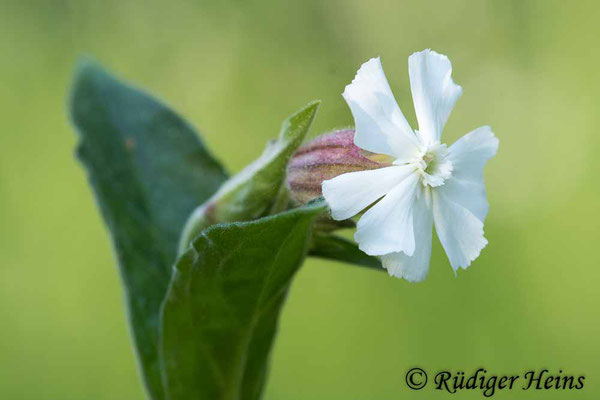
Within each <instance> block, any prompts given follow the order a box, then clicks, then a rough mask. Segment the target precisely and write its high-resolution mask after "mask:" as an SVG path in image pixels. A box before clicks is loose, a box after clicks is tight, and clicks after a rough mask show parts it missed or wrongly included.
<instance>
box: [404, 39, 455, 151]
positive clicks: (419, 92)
mask: <svg viewBox="0 0 600 400" xmlns="http://www.w3.org/2000/svg"><path fill="white" fill-rule="evenodd" d="M408 74H409V76H410V88H411V91H412V96H413V102H414V104H415V112H416V114H417V120H418V121H419V135H420V136H421V139H422V141H423V142H424V143H425V144H429V143H433V142H435V141H439V140H440V139H441V137H442V130H443V129H444V125H445V124H446V121H447V120H448V116H449V115H450V112H451V111H452V108H453V107H454V103H456V100H458V98H459V97H460V95H461V94H462V88H461V87H460V86H458V85H457V84H455V83H454V82H453V81H452V76H451V75H452V65H451V64H450V60H449V59H448V57H446V56H445V55H442V54H438V53H436V52H435V51H432V50H429V49H427V50H423V51H421V52H418V53H414V54H412V55H411V56H410V57H409V58H408Z"/></svg>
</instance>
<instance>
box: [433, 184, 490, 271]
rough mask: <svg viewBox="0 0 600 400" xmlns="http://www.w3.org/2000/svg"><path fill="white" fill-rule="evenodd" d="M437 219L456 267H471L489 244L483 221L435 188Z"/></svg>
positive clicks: (437, 226) (437, 227)
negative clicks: (484, 232) (472, 262)
mask: <svg viewBox="0 0 600 400" xmlns="http://www.w3.org/2000/svg"><path fill="white" fill-rule="evenodd" d="M432 193H433V196H432V197H433V222H434V224H435V230H436V232H437V234H438V237H439V238H440V242H442V246H443V247H444V250H445V251H446V255H447V256H448V259H449V260H450V264H451V265H452V268H453V269H454V270H455V271H456V270H457V269H458V268H467V267H468V266H469V264H471V261H473V260H474V259H476V258H477V257H478V256H479V253H480V252H481V250H482V249H483V248H484V247H485V246H486V244H487V240H486V239H485V238H484V237H483V222H481V220H479V219H478V218H477V217H476V216H475V215H474V214H473V213H472V212H470V211H469V210H467V209H466V208H464V207H462V206H461V205H459V204H457V203H455V202H453V201H452V200H450V199H449V198H448V197H447V196H445V195H444V194H443V193H440V192H439V191H438V190H433V191H432Z"/></svg>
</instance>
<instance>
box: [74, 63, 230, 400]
mask: <svg viewBox="0 0 600 400" xmlns="http://www.w3.org/2000/svg"><path fill="white" fill-rule="evenodd" d="M70 114H71V118H72V121H73V124H74V125H75V127H76V128H77V129H76V130H77V132H78V133H79V136H80V139H81V140H80V145H79V151H78V155H79V158H80V159H81V161H82V162H83V164H84V165H85V167H86V169H87V172H88V175H89V180H90V182H91V184H92V186H93V188H94V192H95V195H96V200H97V202H98V205H99V207H100V209H101V211H102V215H103V217H104V220H105V223H106V225H107V226H108V228H109V230H110V233H111V237H112V241H113V245H114V248H115V252H116V256H117V260H118V263H119V267H120V270H121V276H122V278H123V282H124V285H125V292H126V300H127V305H128V308H129V319H130V323H131V327H132V331H133V336H134V340H135V344H136V347H137V354H138V358H139V362H140V364H141V370H142V374H143V377H144V381H145V383H146V386H147V389H148V391H149V393H150V396H151V397H152V398H153V399H157V400H158V399H164V391H163V388H162V381H161V377H160V371H159V363H158V321H159V309H160V305H161V302H162V300H163V299H164V296H165V294H166V290H167V286H168V283H169V280H170V276H171V266H172V265H173V262H174V261H175V258H176V251H177V242H178V239H179V233H180V230H181V228H182V226H183V224H184V223H185V220H186V218H187V217H188V215H189V214H190V212H191V211H192V210H193V209H194V207H196V206H197V205H198V204H201V203H202V202H204V201H205V200H206V199H207V198H209V197H210V196H211V195H212V194H213V193H214V192H215V191H216V190H217V188H218V187H219V185H220V184H221V183H222V182H223V181H224V180H225V179H226V174H225V172H224V170H223V168H222V167H221V166H220V165H219V163H218V162H217V161H215V160H214V158H213V157H212V156H211V155H210V154H209V153H208V151H207V150H206V149H205V147H204V145H203V144H202V142H201V141H200V140H199V138H198V136H197V135H196V133H195V132H194V130H193V129H192V127H191V126H190V125H189V124H188V123H186V122H185V121H184V120H183V119H182V118H181V117H179V116H178V115H176V114H175V113H174V112H173V111H171V110H170V109H168V108H167V107H166V106H164V105H162V104H161V103H159V102H158V101H156V100H155V99H153V98H151V97H150V96H148V95H147V94H144V93H143V92H141V91H139V90H137V89H134V88H132V87H130V86H128V85H126V84H123V83H121V82H119V81H118V80H116V79H115V78H113V77H112V76H111V75H109V74H108V73H107V72H106V71H104V70H103V69H102V68H101V67H100V66H98V65H96V64H94V63H92V62H90V61H87V60H84V61H83V62H81V63H80V65H79V66H78V69H77V72H76V76H75V81H74V85H73V89H72V94H71V102H70Z"/></svg>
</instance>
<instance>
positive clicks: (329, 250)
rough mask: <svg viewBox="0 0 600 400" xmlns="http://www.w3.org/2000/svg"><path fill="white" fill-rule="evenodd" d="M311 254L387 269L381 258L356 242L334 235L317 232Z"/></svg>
mask: <svg viewBox="0 0 600 400" xmlns="http://www.w3.org/2000/svg"><path fill="white" fill-rule="evenodd" d="M309 255H310V256H313V257H320V258H326V259H329V260H335V261H342V262H345V263H349V264H355V265H360V266H362V267H369V268H374V269H377V270H380V271H385V270H384V269H383V268H382V267H381V261H379V259H377V258H376V257H372V256H369V255H367V254H365V253H364V252H363V251H362V250H360V249H359V248H358V246H357V245H356V244H354V243H352V242H350V241H348V240H346V239H343V238H341V237H338V236H334V235H327V234H315V236H314V238H313V243H312V246H311V248H310V251H309Z"/></svg>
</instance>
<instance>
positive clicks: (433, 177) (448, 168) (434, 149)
mask: <svg viewBox="0 0 600 400" xmlns="http://www.w3.org/2000/svg"><path fill="white" fill-rule="evenodd" d="M416 167H417V170H418V171H419V173H420V174H421V182H422V183H423V186H431V187H436V186H441V185H443V184H444V182H445V181H446V179H448V178H450V176H451V175H452V162H450V160H449V159H448V148H447V147H446V145H445V144H441V143H439V142H436V143H433V144H431V145H429V146H428V147H427V148H426V149H425V150H424V151H423V152H422V153H421V156H420V157H419V159H418V160H417V162H416Z"/></svg>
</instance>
